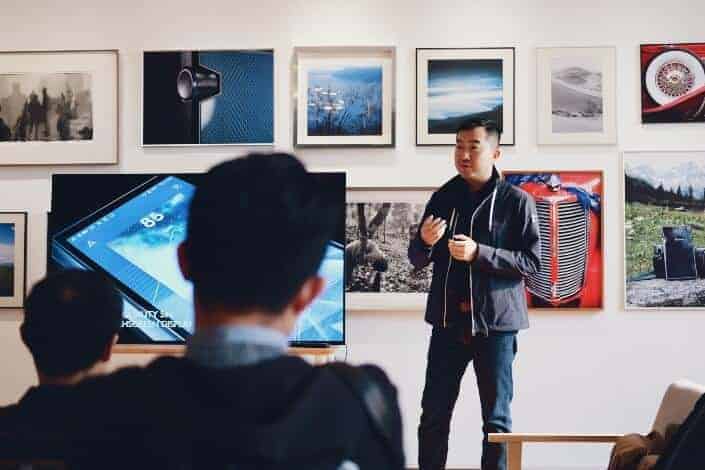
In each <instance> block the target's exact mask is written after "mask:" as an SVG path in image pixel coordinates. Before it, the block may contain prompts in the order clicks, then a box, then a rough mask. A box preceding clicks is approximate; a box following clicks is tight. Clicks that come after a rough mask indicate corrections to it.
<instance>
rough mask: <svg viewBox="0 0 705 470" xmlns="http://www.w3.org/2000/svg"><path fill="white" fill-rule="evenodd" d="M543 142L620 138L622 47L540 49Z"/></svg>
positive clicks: (539, 119)
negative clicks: (618, 61) (618, 59)
mask: <svg viewBox="0 0 705 470" xmlns="http://www.w3.org/2000/svg"><path fill="white" fill-rule="evenodd" d="M536 82H537V90H536V91H537V95H536V109H537V116H536V118H537V119H536V122H537V143H538V144H539V145H611V144H616V143H617V115H616V114H617V112H616V109H617V93H616V87H617V81H616V49H615V48H614V47H540V48H537V49H536Z"/></svg>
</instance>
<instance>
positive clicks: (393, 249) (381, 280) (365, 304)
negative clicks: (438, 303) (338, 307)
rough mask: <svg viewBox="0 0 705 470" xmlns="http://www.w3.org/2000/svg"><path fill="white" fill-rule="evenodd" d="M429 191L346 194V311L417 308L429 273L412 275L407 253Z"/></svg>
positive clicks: (428, 270) (366, 190)
mask: <svg viewBox="0 0 705 470" xmlns="http://www.w3.org/2000/svg"><path fill="white" fill-rule="evenodd" d="M434 190H435V188H430V187H429V188H399V189H389V188H384V189H376V188H355V189H348V191H347V204H346V214H345V292H346V299H347V300H346V307H347V308H348V309H353V310H367V309H400V308H401V309H404V308H423V306H424V305H425V302H426V295H427V294H428V290H429V288H430V285H431V275H432V268H431V266H427V267H426V268H424V269H422V270H416V269H414V267H413V266H412V265H411V263H410V262H409V259H408V256H407V250H408V248H409V242H410V240H411V239H412V238H413V237H414V236H415V235H416V233H417V231H418V228H419V223H420V222H421V217H422V216H423V212H424V208H425V207H426V203H427V202H428V200H429V198H430V197H431V194H432V193H433V191H434Z"/></svg>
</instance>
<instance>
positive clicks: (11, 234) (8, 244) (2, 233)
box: [0, 224, 15, 297]
mask: <svg viewBox="0 0 705 470" xmlns="http://www.w3.org/2000/svg"><path fill="white" fill-rule="evenodd" d="M14 286H15V224H0V297H13V296H14V295H15V293H14Z"/></svg>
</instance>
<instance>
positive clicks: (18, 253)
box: [0, 212, 27, 308]
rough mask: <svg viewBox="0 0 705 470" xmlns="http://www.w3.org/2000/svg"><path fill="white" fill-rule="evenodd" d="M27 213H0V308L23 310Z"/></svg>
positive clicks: (25, 277)
mask: <svg viewBox="0 0 705 470" xmlns="http://www.w3.org/2000/svg"><path fill="white" fill-rule="evenodd" d="M26 260H27V213H25V212H0V308H22V307H23V306H24V297H25V283H26V279H27V276H26Z"/></svg>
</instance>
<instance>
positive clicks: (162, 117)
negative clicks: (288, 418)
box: [142, 49, 274, 145]
mask: <svg viewBox="0 0 705 470" xmlns="http://www.w3.org/2000/svg"><path fill="white" fill-rule="evenodd" d="M143 68H144V75H143V100H142V102H143V107H142V108H143V109H142V110H143V118H142V122H143V126H142V127H143V129H142V142H143V144H144V145H257V144H272V142H273V141H274V51H272V50H268V49H263V50H241V51H237V50H235V51H170V52H160V51H154V52H145V53H144V67H143Z"/></svg>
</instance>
